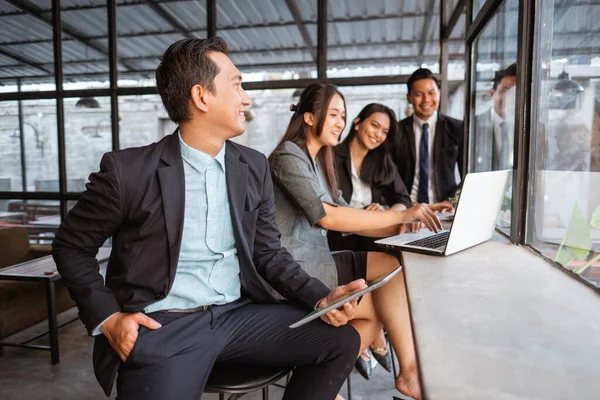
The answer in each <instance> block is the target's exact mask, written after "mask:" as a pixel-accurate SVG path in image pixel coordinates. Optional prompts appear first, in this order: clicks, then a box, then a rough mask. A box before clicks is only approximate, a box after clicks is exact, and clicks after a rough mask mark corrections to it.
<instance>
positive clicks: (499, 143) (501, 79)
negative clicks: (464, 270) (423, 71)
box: [469, 0, 518, 233]
mask: <svg viewBox="0 0 600 400" xmlns="http://www.w3.org/2000/svg"><path fill="white" fill-rule="evenodd" d="M517 22H518V0H506V1H505V2H504V3H502V5H501V6H500V7H499V8H498V11H497V12H496V14H495V15H494V16H493V18H492V19H491V20H490V21H489V22H488V23H487V25H486V26H485V28H484V29H483V30H482V31H481V33H480V35H479V36H478V37H477V39H476V41H475V42H474V49H475V57H474V66H475V74H474V82H473V92H472V94H471V97H472V99H473V102H472V106H471V115H473V116H474V117H473V118H471V130H470V132H471V133H470V140H469V144H470V149H471V156H470V169H469V170H470V171H471V172H481V171H493V170H503V169H510V170H512V168H513V158H514V155H513V152H514V140H515V138H514V131H515V115H516V114H515V108H516V104H515V101H516V83H517V77H516V75H517V65H516V59H517V36H516V35H515V32H517V31H518V27H517ZM509 182H512V178H510V179H509ZM511 207H512V186H511V185H509V187H508V189H507V192H506V193H505V195H504V200H503V202H502V209H501V211H500V214H499V217H498V221H497V223H498V227H500V228H501V229H502V230H504V231H505V232H507V233H509V232H510V219H511Z"/></svg>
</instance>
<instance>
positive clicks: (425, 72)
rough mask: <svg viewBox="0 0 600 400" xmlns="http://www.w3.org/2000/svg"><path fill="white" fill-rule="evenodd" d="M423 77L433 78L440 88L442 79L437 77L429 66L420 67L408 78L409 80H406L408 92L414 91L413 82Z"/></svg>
mask: <svg viewBox="0 0 600 400" xmlns="http://www.w3.org/2000/svg"><path fill="white" fill-rule="evenodd" d="M421 79H433V81H434V82H435V84H436V85H437V87H438V89H439V88H440V81H439V80H438V78H436V77H435V75H434V74H433V72H431V71H430V70H429V69H427V68H419V69H418V70H416V71H415V72H413V73H412V75H411V76H410V78H408V82H406V86H407V87H408V94H410V92H411V91H412V87H413V84H414V83H415V82H416V81H420V80H421Z"/></svg>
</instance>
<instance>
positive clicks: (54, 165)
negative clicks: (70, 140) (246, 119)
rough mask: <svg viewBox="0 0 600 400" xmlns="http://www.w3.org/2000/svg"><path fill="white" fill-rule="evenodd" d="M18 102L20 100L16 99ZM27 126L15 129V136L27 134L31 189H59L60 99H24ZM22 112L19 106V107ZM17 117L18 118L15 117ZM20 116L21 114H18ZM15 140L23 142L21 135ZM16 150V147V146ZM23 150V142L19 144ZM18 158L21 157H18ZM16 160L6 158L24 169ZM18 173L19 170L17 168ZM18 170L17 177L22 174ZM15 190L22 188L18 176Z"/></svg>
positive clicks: (23, 108) (37, 190)
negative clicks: (58, 127) (57, 101)
mask: <svg viewBox="0 0 600 400" xmlns="http://www.w3.org/2000/svg"><path fill="white" fill-rule="evenodd" d="M13 103H16V102H13ZM22 110H23V111H22V112H23V126H22V127H18V123H17V124H16V125H15V126H16V127H17V129H16V130H15V129H13V130H12V132H11V135H13V136H20V135H23V139H22V142H23V143H24V145H25V146H24V147H25V148H24V152H25V172H26V175H27V179H26V184H27V187H26V189H27V191H28V192H33V191H35V192H41V191H47V192H58V141H57V137H56V100H54V99H52V100H23V101H22ZM17 115H18V109H17ZM13 118H14V117H13ZM17 118H18V117H17ZM11 141H14V142H19V143H20V142H21V139H20V138H18V137H13V138H11ZM12 147H13V150H16V147H15V146H12ZM18 147H19V151H20V144H19V145H18ZM15 159H16V160H18V159H19V158H16V157H15ZM15 159H12V160H6V161H5V162H10V163H12V164H16V166H15V165H13V166H12V167H11V168H21V166H18V162H15ZM15 172H16V171H15ZM20 175H21V174H20V173H17V175H16V176H20ZM12 183H13V184H14V185H15V188H14V190H18V191H22V186H21V185H22V184H21V183H20V182H19V181H18V179H15V180H13V182H12Z"/></svg>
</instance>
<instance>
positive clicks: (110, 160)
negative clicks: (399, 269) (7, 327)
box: [53, 37, 365, 400]
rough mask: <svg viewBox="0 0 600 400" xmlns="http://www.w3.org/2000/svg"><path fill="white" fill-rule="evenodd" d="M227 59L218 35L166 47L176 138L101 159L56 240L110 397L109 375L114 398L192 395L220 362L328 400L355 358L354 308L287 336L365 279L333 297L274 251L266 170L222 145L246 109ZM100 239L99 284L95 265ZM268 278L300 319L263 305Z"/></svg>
mask: <svg viewBox="0 0 600 400" xmlns="http://www.w3.org/2000/svg"><path fill="white" fill-rule="evenodd" d="M226 51H227V45H226V44H225V42H224V41H223V40H222V39H221V38H218V37H216V38H212V39H207V40H201V39H185V40H181V41H178V42H176V43H174V44H172V45H171V46H170V47H169V49H167V51H166V52H165V54H164V56H163V57H162V59H161V63H160V65H159V67H158V69H157V72H156V83H157V88H158V92H159V94H160V95H161V98H162V101H163V104H164V106H165V108H166V110H167V112H168V113H169V117H170V118H171V119H172V120H173V121H174V122H176V123H178V124H179V129H178V130H177V131H176V132H175V133H174V134H172V135H169V136H167V137H165V138H164V139H162V140H161V141H159V142H157V143H153V144H151V145H148V146H144V147H140V148H132V149H125V150H122V151H116V152H112V153H107V154H105V155H104V157H103V158H102V161H101V164H100V171H99V172H97V173H94V174H92V175H91V176H90V182H89V184H88V185H87V190H86V191H85V192H84V193H83V194H82V196H81V199H80V200H79V202H78V203H77V205H76V206H75V207H74V208H73V209H72V210H71V212H70V213H69V215H68V216H67V218H66V220H65V221H64V222H63V224H62V225H61V227H60V229H59V231H58V233H57V235H56V240H55V242H54V249H53V256H54V259H55V260H56V264H57V265H58V270H59V272H60V274H61V275H62V277H63V279H64V282H65V284H66V286H67V287H68V289H69V291H70V294H71V296H72V297H73V299H74V300H75V301H76V303H77V306H78V308H79V313H80V317H81V320H82V321H83V323H84V324H85V326H86V328H87V330H88V332H89V333H90V335H93V336H95V337H96V341H95V347H94V369H95V373H96V377H97V379H98V381H99V382H100V384H101V385H102V387H103V389H104V391H105V393H106V395H107V396H108V395H110V392H111V389H112V385H113V382H114V379H115V377H116V375H117V373H118V379H117V392H118V398H121V399H145V400H147V399H150V400H154V399H178V400H186V399H190V400H191V399H198V398H200V397H201V395H202V392H203V389H204V386H205V383H206V380H207V378H208V376H209V373H210V371H211V368H212V366H213V364H214V363H215V362H221V363H237V364H247V365H262V366H273V367H296V369H295V370H294V374H293V377H292V379H291V380H290V382H289V383H288V385H287V389H286V394H285V399H298V400H300V399H328V400H331V399H333V398H334V397H335V396H336V393H337V392H338V390H339V388H340V387H341V385H342V384H343V382H344V380H345V379H346V376H347V375H348V373H349V372H350V370H351V368H352V366H353V365H354V360H355V359H356V356H357V354H358V350H359V342H360V338H359V336H358V333H357V332H356V330H354V328H352V327H351V326H350V325H346V323H347V321H348V320H349V319H351V318H352V316H353V312H354V307H355V306H356V302H354V303H349V304H347V305H345V306H344V308H343V310H335V311H332V312H331V313H329V314H327V315H326V316H324V317H323V321H325V322H323V321H320V320H317V321H313V323H309V324H307V325H304V326H302V327H300V328H297V329H289V328H288V326H289V325H290V324H291V323H292V322H295V321H296V320H298V319H300V318H301V317H302V316H304V315H305V314H306V311H305V310H309V309H313V308H314V307H315V306H316V305H320V306H323V305H326V304H327V303H328V302H330V301H331V300H332V299H333V298H334V297H337V296H339V295H342V294H344V293H346V292H347V291H349V290H354V289H357V288H361V287H364V285H365V283H364V281H362V280H359V281H355V282H353V283H351V284H349V285H347V286H344V287H339V288H336V289H334V290H333V291H332V292H330V291H329V289H327V287H326V286H325V285H323V284H322V283H321V282H320V281H318V280H316V279H314V278H311V277H310V276H309V275H307V274H306V273H304V272H303V270H302V269H301V267H300V266H299V265H298V264H297V263H295V262H294V261H293V260H292V257H291V256H290V254H289V253H288V252H287V251H286V250H285V249H283V248H282V247H281V245H280V242H279V232H278V231H277V229H276V227H275V205H274V200H273V188H272V182H271V175H270V172H269V169H268V164H267V160H266V158H265V157H264V155H262V154H260V153H258V152H257V151H254V150H251V149H249V148H246V147H243V146H240V145H237V144H235V143H233V142H230V141H229V140H228V139H230V138H232V137H235V136H238V135H240V134H242V133H243V132H244V130H245V117H244V111H245V109H246V107H248V106H249V104H250V100H249V98H248V96H247V94H246V92H245V91H244V90H243V89H242V86H241V81H242V77H241V73H240V72H239V71H238V69H237V68H236V67H235V66H234V65H233V63H232V62H231V60H230V59H229V58H228V57H227V55H226V54H225V53H226ZM109 237H112V243H113V251H112V254H111V257H110V260H109V262H108V268H107V273H106V280H105V283H104V281H103V279H102V276H101V275H100V274H99V268H98V263H97V261H96V259H95V257H94V256H95V254H96V252H97V250H98V247H99V246H102V244H103V243H104V242H105V241H106V240H107V239H108V238H109ZM265 281H266V282H268V284H270V285H271V286H272V287H274V288H275V289H276V290H277V291H279V292H280V293H281V294H282V295H283V296H285V297H286V298H287V299H289V300H291V301H294V302H295V303H297V304H299V305H300V306H301V307H302V308H304V310H303V309H302V308H299V307H297V306H292V305H283V304H270V303H275V302H274V299H273V297H272V296H271V294H270V293H271V292H270V291H269V290H268V289H267V285H266V283H265Z"/></svg>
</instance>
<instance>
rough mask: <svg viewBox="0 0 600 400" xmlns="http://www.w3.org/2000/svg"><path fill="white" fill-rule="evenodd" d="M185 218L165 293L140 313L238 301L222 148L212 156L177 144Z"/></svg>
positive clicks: (235, 251) (238, 280)
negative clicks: (175, 268) (170, 279)
mask: <svg viewBox="0 0 600 400" xmlns="http://www.w3.org/2000/svg"><path fill="white" fill-rule="evenodd" d="M179 142H180V144H181V156H182V158H183V170H184V174H185V214H184V220H183V236H182V240H181V251H180V253H179V262H178V264H177V271H176V273H175V280H174V281H173V285H172V287H171V291H170V292H169V294H168V295H167V297H165V298H164V299H163V300H161V301H158V302H156V303H153V304H150V305H149V306H147V307H146V309H145V310H144V311H145V312H146V313H150V312H153V311H158V310H165V309H172V308H177V309H186V308H194V307H198V306H203V305H209V304H226V303H230V302H232V301H235V300H237V299H239V298H240V296H241V284H240V265H239V261H238V257H237V250H236V248H235V238H234V236H233V225H232V221H231V213H230V210H229V197H228V194H227V182H226V176H225V148H226V146H225V145H223V148H222V149H221V151H219V153H218V154H217V155H216V156H215V157H214V158H212V157H210V156H209V155H208V154H205V153H203V152H201V151H199V150H196V149H194V148H192V147H190V146H188V145H187V144H185V142H184V141H183V140H181V136H180V137H179Z"/></svg>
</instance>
